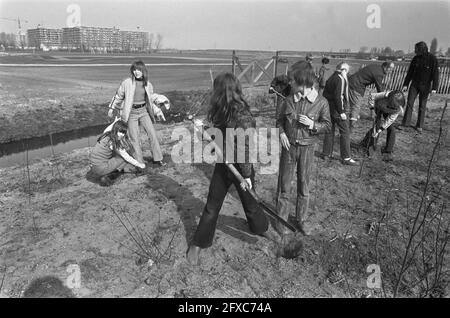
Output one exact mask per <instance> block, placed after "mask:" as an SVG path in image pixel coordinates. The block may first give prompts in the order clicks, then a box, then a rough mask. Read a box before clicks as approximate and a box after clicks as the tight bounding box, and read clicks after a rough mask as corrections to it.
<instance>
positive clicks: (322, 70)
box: [318, 65, 332, 88]
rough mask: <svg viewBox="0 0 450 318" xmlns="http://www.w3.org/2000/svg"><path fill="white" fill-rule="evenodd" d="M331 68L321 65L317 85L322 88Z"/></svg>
mask: <svg viewBox="0 0 450 318" xmlns="http://www.w3.org/2000/svg"><path fill="white" fill-rule="evenodd" d="M331 72H332V71H331V68H330V67H328V66H327V65H322V66H321V67H320V69H319V72H318V73H319V74H318V81H319V87H320V88H324V87H325V85H326V83H327V80H328V79H329V78H330V76H331V75H332V74H331Z"/></svg>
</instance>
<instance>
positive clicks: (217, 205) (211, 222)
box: [192, 163, 269, 248]
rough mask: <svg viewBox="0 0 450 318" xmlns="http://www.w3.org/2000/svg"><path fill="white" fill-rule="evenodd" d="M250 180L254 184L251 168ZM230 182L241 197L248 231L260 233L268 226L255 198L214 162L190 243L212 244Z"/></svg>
mask: <svg viewBox="0 0 450 318" xmlns="http://www.w3.org/2000/svg"><path fill="white" fill-rule="evenodd" d="M251 180H252V184H253V185H254V184H255V172H254V171H253V169H252V175H251ZM232 183H233V184H234V185H235V186H236V189H237V192H238V194H239V198H240V199H241V202H242V206H243V208H244V212H245V216H246V217H247V222H248V225H249V227H250V231H251V232H253V233H255V234H258V235H261V234H263V233H264V232H266V231H267V229H268V228H269V221H268V219H267V217H266V216H265V214H264V212H263V211H262V210H261V208H260V206H259V205H258V203H257V202H256V201H255V199H253V197H252V196H251V195H250V194H249V193H248V192H247V191H243V190H242V189H241V186H240V185H239V182H238V180H237V179H236V178H235V177H234V176H233V175H232V174H231V172H230V171H229V170H228V168H227V166H226V165H225V164H223V163H216V165H215V167H214V172H213V176H212V178H211V184H210V186H209V193H208V199H207V201H206V205H205V208H204V210H203V213H202V216H201V218H200V222H199V224H198V226H197V230H196V232H195V234H194V238H193V240H192V245H195V246H198V247H201V248H207V247H210V246H211V245H212V241H213V238H214V233H215V231H216V224H217V219H218V217H219V212H220V209H221V208H222V204H223V201H224V199H225V196H226V195H227V192H228V188H229V187H230V186H231V184H232Z"/></svg>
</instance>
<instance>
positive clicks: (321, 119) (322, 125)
mask: <svg viewBox="0 0 450 318" xmlns="http://www.w3.org/2000/svg"><path fill="white" fill-rule="evenodd" d="M330 129H331V118H330V107H329V106H328V101H327V100H326V99H325V98H324V99H323V105H322V107H321V109H320V112H319V116H318V119H317V121H314V126H313V128H312V129H311V133H312V134H325V133H328V132H329V131H330Z"/></svg>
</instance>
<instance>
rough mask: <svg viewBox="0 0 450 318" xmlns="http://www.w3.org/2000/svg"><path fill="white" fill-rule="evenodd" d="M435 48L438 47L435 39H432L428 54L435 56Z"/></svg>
mask: <svg viewBox="0 0 450 318" xmlns="http://www.w3.org/2000/svg"><path fill="white" fill-rule="evenodd" d="M437 46H438V42H437V39H436V38H434V39H433V40H431V45H430V53H431V54H436V51H437Z"/></svg>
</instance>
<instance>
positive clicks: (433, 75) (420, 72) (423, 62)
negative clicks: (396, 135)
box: [402, 42, 439, 132]
mask: <svg viewBox="0 0 450 318" xmlns="http://www.w3.org/2000/svg"><path fill="white" fill-rule="evenodd" d="M414 52H415V53H416V56H414V58H413V59H412V61H411V64H410V65H409V68H408V73H407V74H406V78H405V82H404V83H403V91H404V92H406V91H407V89H408V85H409V84H410V83H411V85H410V86H409V92H408V102H407V104H406V111H405V116H404V117H403V120H402V126H409V125H410V122H411V115H412V112H413V107H414V101H415V100H416V97H417V95H419V111H418V114H417V123H416V129H417V131H419V132H421V131H422V129H423V124H424V120H425V111H426V107H427V99H428V95H429V94H430V91H431V93H432V94H434V93H436V91H437V88H438V85H439V70H438V62H437V59H436V57H435V56H434V55H433V54H431V53H429V52H428V47H427V44H426V43H425V42H419V43H416V45H415V47H414Z"/></svg>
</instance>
